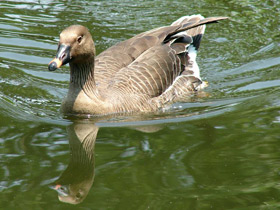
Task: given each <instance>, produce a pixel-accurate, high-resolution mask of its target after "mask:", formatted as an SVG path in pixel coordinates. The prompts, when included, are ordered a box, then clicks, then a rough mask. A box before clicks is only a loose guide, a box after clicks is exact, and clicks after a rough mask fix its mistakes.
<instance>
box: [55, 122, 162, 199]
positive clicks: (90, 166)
mask: <svg viewBox="0 0 280 210" xmlns="http://www.w3.org/2000/svg"><path fill="white" fill-rule="evenodd" d="M129 127H130V128H131V129H134V130H138V131H140V132H143V133H154V132H157V131H159V130H161V129H162V127H161V126H160V125H149V126H145V125H144V126H133V127H131V126H129ZM98 130H99V127H98V126H96V125H95V124H94V122H91V123H90V122H88V121H79V122H74V123H73V124H72V125H70V126H69V127H68V129H67V131H68V135H69V146H70V161H69V165H68V167H67V168H66V170H65V171H64V172H63V173H62V174H61V176H60V177H59V178H58V179H57V180H56V181H55V182H54V183H52V184H51V188H52V189H54V190H56V191H57V192H58V199H59V200H60V201H62V202H65V203H70V204H79V203H81V202H83V200H84V199H85V198H86V197H87V195H88V193H89V190H90V189H91V187H92V184H93V181H94V148H95V141H96V137H97V133H98Z"/></svg>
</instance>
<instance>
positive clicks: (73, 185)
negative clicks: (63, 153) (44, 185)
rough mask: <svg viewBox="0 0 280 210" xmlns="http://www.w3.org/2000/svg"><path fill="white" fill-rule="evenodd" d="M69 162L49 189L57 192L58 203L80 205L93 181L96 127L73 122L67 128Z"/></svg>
mask: <svg viewBox="0 0 280 210" xmlns="http://www.w3.org/2000/svg"><path fill="white" fill-rule="evenodd" d="M67 130H68V135H69V146H70V161H69V165H68V167H67V168H66V170H65V171H64V172H63V173H62V174H61V176H60V177H59V178H58V180H56V181H55V182H54V183H53V184H52V186H51V188H52V189H54V190H56V191H57V192H58V198H59V200H60V201H62V202H65V203H70V204H78V203H81V202H82V201H83V200H84V199H85V198H86V197H87V195H88V192H89V190H90V188H91V186H92V184H93V180H94V145H95V140H96V136H97V133H98V127H97V126H95V125H94V124H90V123H83V122H75V123H74V124H72V125H71V126H69V127H68V129H67Z"/></svg>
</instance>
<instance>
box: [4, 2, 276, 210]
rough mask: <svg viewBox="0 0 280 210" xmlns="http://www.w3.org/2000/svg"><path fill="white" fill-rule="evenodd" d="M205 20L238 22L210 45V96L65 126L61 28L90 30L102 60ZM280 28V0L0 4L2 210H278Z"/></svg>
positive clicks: (206, 62) (219, 28) (213, 34)
mask: <svg viewBox="0 0 280 210" xmlns="http://www.w3.org/2000/svg"><path fill="white" fill-rule="evenodd" d="M196 13H200V14H202V15H204V16H206V17H207V16H229V17H230V20H229V21H222V22H221V23H219V24H212V25H209V26H207V29H206V35H205V36H204V38H203V41H202V44H201V49H200V52H199V57H198V63H199V66H200V69H201V76H202V78H203V79H204V80H207V81H208V82H209V84H210V85H209V87H208V88H207V89H206V92H207V94H205V96H206V97H197V98H194V100H193V102H191V103H177V104H175V105H174V106H173V107H172V108H171V109H170V110H168V111H167V112H166V113H163V114H155V115H148V116H146V117H145V118H144V119H143V118H140V117H137V116H136V117H118V118H117V119H116V118H115V119H94V118H93V119H64V118H63V116H62V115H61V114H60V112H59V107H60V103H61V101H62V99H63V97H64V96H65V95H66V93H67V88H68V80H69V70H68V67H67V66H65V67H63V68H62V69H60V70H58V71H56V72H48V70H47V64H48V62H49V61H50V60H51V59H52V58H53V56H54V55H55V52H56V47H57V41H58V37H59V36H58V35H59V33H60V31H61V30H63V29H64V28H65V27H67V26H69V25H71V24H77V23H78V24H83V25H85V26H87V27H88V28H89V30H90V31H91V33H92V35H93V37H94V39H95V43H96V46H97V52H98V53H100V52H102V51H103V50H104V49H106V48H108V47H109V46H111V45H113V44H116V43H117V42H119V41H122V40H125V39H127V38H129V37H131V36H133V35H135V34H138V33H140V32H142V31H146V30H149V29H152V28H155V27H159V26H162V25H168V24H170V23H171V22H173V21H174V20H176V19H177V18H179V17H181V16H183V15H191V14H196ZM279 20H280V2H279V1H276V0H275V1H274V0H271V1H264V0H261V1H243V0H242V1H241V0H236V1H222V0H220V1H213V0H198V1H195V2H194V3H192V4H190V3H189V2H186V1H183V0H179V1H178V0H177V1H168V0H166V1H163V0H161V1H158V0H156V1H139V2H133V3H132V2H131V1H123V0H122V1H89V0H88V1H86V0H83V1H78V0H73V1H62V0H44V1H36V0H28V1H16V0H10V1H1V3H0V119H1V120H0V133H1V136H0V156H1V158H0V166H1V167H0V194H1V196H0V208H1V209H210V208H213V209H276V208H279V207H280V185H279V180H280V164H279V163H280V149H279V148H280V147H279V143H280V136H279V124H280V100H279V90H280V79H279V78H280V71H279V68H280V35H279V34H280V23H279ZM81 142H83V143H81ZM65 202H66V203H65ZM69 203H72V204H74V203H76V204H77V205H72V204H69Z"/></svg>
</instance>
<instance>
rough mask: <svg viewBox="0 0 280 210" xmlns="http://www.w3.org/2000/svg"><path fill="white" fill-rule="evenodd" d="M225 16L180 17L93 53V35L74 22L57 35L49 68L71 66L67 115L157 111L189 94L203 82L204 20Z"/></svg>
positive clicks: (65, 107)
mask: <svg viewBox="0 0 280 210" xmlns="http://www.w3.org/2000/svg"><path fill="white" fill-rule="evenodd" d="M223 19H226V17H211V18H203V17H202V16H201V15H192V16H184V17H182V18H180V19H178V20H177V21H175V22H173V23H172V24H171V25H170V26H165V27H161V28H156V29H153V30H151V31H147V32H144V33H141V34H139V35H136V36H134V37H132V38H131V39H128V40H126V41H123V42H120V43H118V44H116V45H114V46H112V47H110V48H109V49H107V50H105V51H104V52H102V53H101V54H100V55H98V56H97V57H95V46H94V42H93V40H92V37H91V34H90V33H89V31H88V29H87V28H85V27H84V26H80V25H73V26H70V27H68V28H66V29H65V30H63V31H62V32H61V34H60V42H59V47H58V51H57V55H56V58H55V59H54V60H53V61H51V62H50V64H49V70H51V71H53V70H55V69H57V68H59V67H60V66H61V65H64V64H66V63H69V64H70V75H71V76H70V86H69V91H68V94H67V96H66V98H65V100H64V102H63V104H62V111H63V113H65V114H95V115H100V114H110V113H127V112H151V111H156V110H158V109H160V108H162V107H164V106H165V105H166V104H169V103H172V102H174V101H176V100H179V99H182V98H187V97H189V96H191V95H192V94H194V93H195V92H196V91H197V90H199V89H202V88H203V87H204V86H205V83H203V82H202V80H201V79H200V75H199V74H200V73H199V69H198V66H197V63H196V61H195V58H196V52H197V50H198V48H199V45H200V41H201V38H202V35H203V33H204V30H205V24H208V23H213V22H217V21H219V20H223Z"/></svg>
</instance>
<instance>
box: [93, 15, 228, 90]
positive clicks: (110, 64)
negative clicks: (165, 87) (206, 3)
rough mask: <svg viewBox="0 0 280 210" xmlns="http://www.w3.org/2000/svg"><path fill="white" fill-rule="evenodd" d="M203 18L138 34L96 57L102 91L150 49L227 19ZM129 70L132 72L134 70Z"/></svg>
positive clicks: (96, 78)
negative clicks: (202, 26) (190, 31)
mask: <svg viewBox="0 0 280 210" xmlns="http://www.w3.org/2000/svg"><path fill="white" fill-rule="evenodd" d="M201 17H202V16H200V15H193V16H184V17H182V18H180V19H178V20H177V21H175V22H174V23H173V24H172V25H170V26H164V27H160V28H156V29H153V30H150V31H147V32H144V33H141V34H138V35H136V36H134V37H132V38H130V39H128V40H126V41H123V42H120V43H118V44H116V45H114V46H112V47H110V48H108V49H107V50H105V51H104V52H102V53H101V54H99V55H98V56H97V57H96V60H95V81H96V84H97V85H98V86H99V88H101V89H103V88H106V87H107V86H108V85H109V83H110V82H112V78H115V74H116V73H117V72H119V71H121V69H122V68H124V67H127V66H129V65H130V64H132V63H133V62H134V61H135V60H136V59H137V58H138V57H139V56H141V55H142V54H143V53H144V52H146V51H147V50H148V49H150V48H152V47H154V46H158V45H161V44H164V43H170V42H171V41H172V40H175V39H176V40H178V38H180V32H184V31H187V30H190V29H192V28H195V27H198V26H200V25H204V24H208V23H213V22H217V21H219V20H222V19H226V18H225V17H211V18H205V19H202V18H201ZM151 55H152V54H151V53H149V56H151ZM157 57H158V56H157ZM154 59H156V60H157V61H159V58H156V57H154ZM138 62H139V61H138ZM129 69H130V70H132V68H129ZM134 70H135V69H134ZM126 71H127V70H126Z"/></svg>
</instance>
